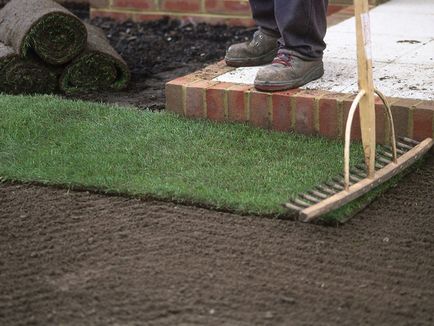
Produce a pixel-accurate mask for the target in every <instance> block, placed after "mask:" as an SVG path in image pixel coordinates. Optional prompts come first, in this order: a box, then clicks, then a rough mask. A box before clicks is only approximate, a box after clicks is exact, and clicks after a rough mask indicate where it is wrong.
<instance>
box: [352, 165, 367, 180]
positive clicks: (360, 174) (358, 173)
mask: <svg viewBox="0 0 434 326" xmlns="http://www.w3.org/2000/svg"><path fill="white" fill-rule="evenodd" d="M350 172H351V173H352V174H354V175H356V176H358V177H361V178H363V179H364V178H366V177H367V176H368V175H367V174H366V172H365V170H362V169H359V168H357V167H354V168H352V169H351V170H350Z"/></svg>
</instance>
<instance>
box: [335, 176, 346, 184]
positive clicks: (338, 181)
mask: <svg viewBox="0 0 434 326" xmlns="http://www.w3.org/2000/svg"><path fill="white" fill-rule="evenodd" d="M332 181H334V182H335V183H336V184H338V185H339V186H345V183H344V178H343V176H341V177H340V178H338V177H334V178H332Z"/></svg>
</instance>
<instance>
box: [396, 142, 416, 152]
mask: <svg viewBox="0 0 434 326" xmlns="http://www.w3.org/2000/svg"><path fill="white" fill-rule="evenodd" d="M396 147H399V148H403V149H405V150H407V151H409V150H410V149H413V147H411V146H409V145H407V144H404V143H401V142H399V141H398V142H396Z"/></svg>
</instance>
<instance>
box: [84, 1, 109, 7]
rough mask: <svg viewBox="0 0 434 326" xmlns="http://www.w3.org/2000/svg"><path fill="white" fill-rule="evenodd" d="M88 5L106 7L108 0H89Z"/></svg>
mask: <svg viewBox="0 0 434 326" xmlns="http://www.w3.org/2000/svg"><path fill="white" fill-rule="evenodd" d="M89 5H90V6H91V7H93V8H108V7H109V6H110V0H89Z"/></svg>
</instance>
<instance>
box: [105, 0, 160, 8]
mask: <svg viewBox="0 0 434 326" xmlns="http://www.w3.org/2000/svg"><path fill="white" fill-rule="evenodd" d="M112 6H113V7H119V8H131V9H139V10H155V9H157V8H156V6H155V1H154V0H114V1H113V4H112Z"/></svg>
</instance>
